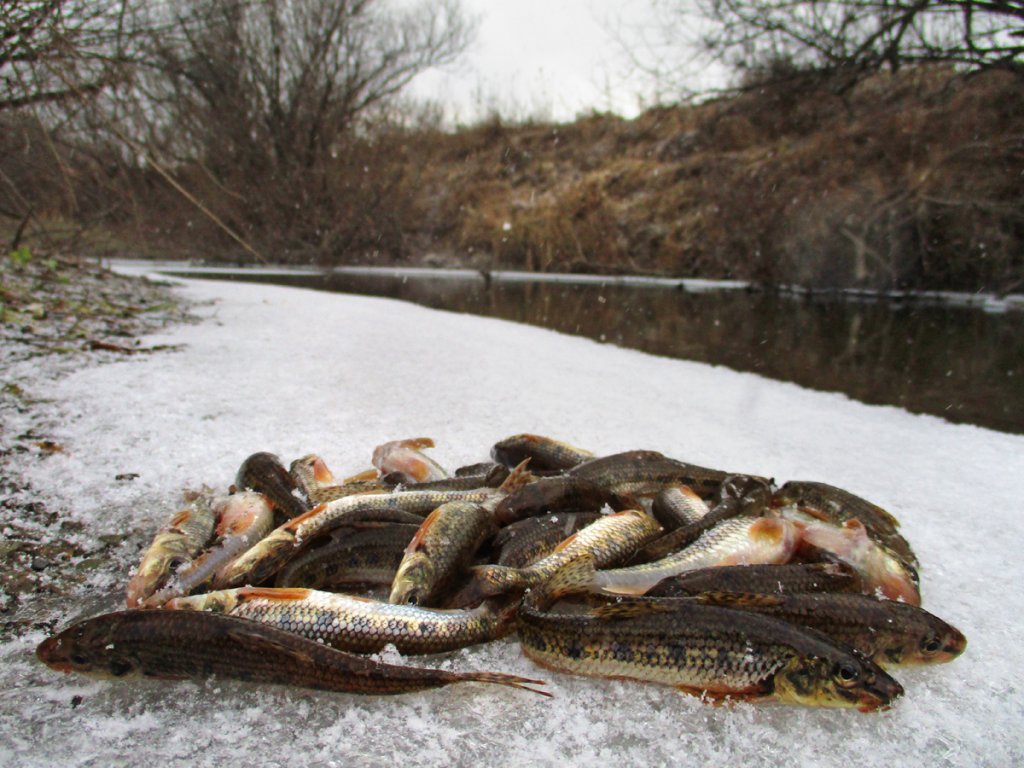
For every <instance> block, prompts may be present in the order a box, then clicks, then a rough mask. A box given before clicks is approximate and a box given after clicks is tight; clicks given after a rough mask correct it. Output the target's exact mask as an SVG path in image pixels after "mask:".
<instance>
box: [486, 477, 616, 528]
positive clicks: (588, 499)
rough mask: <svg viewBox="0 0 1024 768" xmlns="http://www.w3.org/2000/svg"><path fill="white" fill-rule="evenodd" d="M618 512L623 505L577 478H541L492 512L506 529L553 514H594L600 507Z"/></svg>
mask: <svg viewBox="0 0 1024 768" xmlns="http://www.w3.org/2000/svg"><path fill="white" fill-rule="evenodd" d="M606 504H607V505H609V506H610V507H611V508H612V509H621V508H622V507H623V503H622V501H621V500H620V499H619V497H618V496H616V495H615V494H614V493H611V492H609V491H606V490H604V489H602V488H601V487H599V486H598V485H596V484H594V483H592V482H590V481H589V480H581V479H580V478H577V477H542V478H540V479H538V480H535V481H534V482H532V483H529V484H528V485H524V486H523V487H522V488H520V489H519V490H517V491H516V492H514V493H512V494H509V496H508V497H506V498H504V499H502V501H501V503H499V504H498V506H497V508H496V509H495V511H494V517H495V520H496V521H497V523H498V524H499V525H509V524H510V523H514V522H516V521H518V520H524V519H526V518H528V517H534V516H536V515H545V514H548V513H549V512H550V513H554V512H570V511H583V512H597V511H598V510H600V509H601V508H602V507H603V506H605V505H606Z"/></svg>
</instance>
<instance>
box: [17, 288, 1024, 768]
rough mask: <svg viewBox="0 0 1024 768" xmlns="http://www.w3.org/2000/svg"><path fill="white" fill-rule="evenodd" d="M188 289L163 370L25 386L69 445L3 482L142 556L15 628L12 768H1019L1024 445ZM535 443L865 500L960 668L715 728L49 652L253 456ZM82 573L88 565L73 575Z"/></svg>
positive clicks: (647, 692)
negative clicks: (924, 767) (406, 444)
mask: <svg viewBox="0 0 1024 768" xmlns="http://www.w3.org/2000/svg"><path fill="white" fill-rule="evenodd" d="M178 293H179V295H180V296H181V298H182V300H183V301H184V302H185V303H186V304H188V305H190V306H192V307H193V308H194V309H193V312H194V313H195V314H196V315H197V316H198V317H200V318H201V319H202V322H200V323H197V324H173V325H169V326H167V327H166V328H164V329H163V330H161V331H159V332H158V333H155V334H152V335H149V336H147V337H145V338H144V339H143V340H142V345H143V346H146V347H156V346H162V347H166V348H167V349H165V351H163V352H160V353H154V354H148V355H141V354H140V355H125V356H118V357H116V359H113V360H111V361H109V362H104V363H103V364H94V363H99V362H100V361H99V360H95V361H93V360H89V361H83V362H88V364H86V365H82V366H79V367H75V368H74V369H73V370H67V371H64V372H63V373H62V374H61V375H59V376H51V375H49V374H48V372H47V371H43V370H40V372H39V375H38V376H29V377H28V378H27V379H25V380H26V381H27V382H28V384H30V385H31V386H32V387H33V391H35V392H36V393H37V394H36V397H37V398H38V400H39V405H38V406H37V407H38V409H39V410H38V413H39V414H40V418H42V419H43V420H44V422H45V423H46V424H47V425H50V426H49V427H48V428H47V432H46V435H47V437H48V439H51V440H53V441H55V442H56V443H59V444H60V445H61V446H62V447H63V450H61V451H55V452H52V453H50V454H48V455H46V456H45V457H40V458H38V460H37V459H36V457H35V456H34V455H33V454H29V453H15V454H12V457H13V461H15V462H16V465H14V466H12V467H11V468H10V469H5V473H8V472H15V471H16V472H17V474H18V476H19V477H22V478H24V480H25V481H26V482H27V483H28V484H29V485H30V486H31V488H32V489H33V491H32V493H33V496H34V498H35V499H36V500H37V501H39V502H40V503H43V504H45V505H46V506H47V508H48V509H51V510H53V511H54V513H55V514H57V515H58V517H59V519H60V520H61V521H69V522H71V523H73V524H75V525H79V526H81V528H80V530H79V533H78V534H77V535H78V537H79V540H80V541H82V542H84V543H85V544H86V545H88V546H97V547H98V546H99V545H100V544H101V543H102V539H101V537H102V536H105V535H108V534H115V535H119V536H123V537H124V538H122V539H121V540H120V541H119V542H118V543H116V544H112V545H110V546H109V548H108V549H107V550H105V551H103V552H102V553H101V554H100V555H98V556H97V557H96V559H98V560H99V561H100V562H99V563H98V564H97V565H96V566H95V568H93V569H92V570H91V571H90V572H89V575H88V576H87V578H85V579H84V580H83V581H82V582H81V583H79V584H76V585H73V586H72V588H71V589H70V591H69V594H68V595H66V596H63V597H59V598H58V597H56V596H49V597H48V596H45V595H40V596H34V597H32V598H31V600H26V601H25V603H24V604H21V605H19V606H18V607H17V610H18V611H19V612H20V611H27V612H29V613H30V614H32V615H33V616H34V617H35V619H34V622H35V623H34V624H31V625H28V626H26V627H25V628H24V630H23V631H21V632H19V634H18V636H17V637H15V638H13V639H10V640H8V641H6V642H4V643H3V644H2V645H0V661H2V664H0V687H2V688H3V690H4V691H5V693H4V695H3V696H2V697H0V730H2V731H3V732H4V733H5V734H10V737H9V738H8V739H7V740H6V741H5V742H4V743H0V762H3V764H4V765H12V766H33V765H51V764H53V763H54V762H61V763H62V764H72V765H89V764H99V763H103V764H108V763H114V762H122V763H123V762H128V763H131V764H144V763H150V762H154V761H160V762H161V763H162V764H170V765H175V764H182V765H184V764H189V765H218V764H224V763H225V762H236V761H238V760H242V759H249V760H253V759H256V760H257V761H258V762H260V763H261V764H265V765H275V764H281V765H283V764H286V763H288V762H289V761H290V760H292V759H293V758H294V755H296V754H301V755H302V756H303V760H305V761H306V762H307V763H309V764H311V765H331V764H342V763H344V764H346V765H351V766H361V765H377V764H379V763H380V762H382V761H389V762H392V761H393V762H397V761H402V763H403V765H407V766H410V767H411V768H415V767H417V766H425V765H436V764H438V763H440V762H444V763H446V764H451V765H456V766H458V765H479V764H482V763H496V764H502V765H509V766H526V765H564V764H566V763H569V764H577V765H585V764H591V763H594V762H597V761H606V760H608V759H613V760H619V761H621V762H625V763H630V764H644V765H663V764H671V763H673V762H676V761H678V756H679V755H680V754H686V755H690V756H692V757H693V759H694V760H700V761H703V762H705V763H708V764H730V765H734V764H742V765H772V766H774V765H778V766H783V765H792V764H794V763H799V764H801V765H811V766H846V765H847V764H848V762H849V759H850V755H857V756H858V757H857V759H858V760H860V761H861V762H864V763H865V765H866V767H867V768H873V767H874V766H881V765H887V766H891V765H895V764H906V765H920V764H924V763H927V764H929V765H933V766H969V765H978V764H988V765H1012V764H1017V763H1019V762H1021V761H1022V760H1024V739H1022V738H1021V736H1020V735H1019V729H1018V728H1017V727H1016V726H1017V724H1019V722H1020V721H1021V720H1022V719H1024V704H1022V703H1021V700H1020V697H1019V696H1018V695H1017V692H1018V690H1019V688H1020V685H1021V680H1020V672H1019V670H1020V669H1021V668H1022V665H1024V649H1022V648H1021V646H1020V644H1019V643H1017V642H1015V638H1016V637H1017V636H1019V635H1020V632H1021V630H1022V629H1024V624H1022V622H1021V619H1020V618H1019V617H1020V616H1024V598H1022V597H1021V595H1020V591H1019V590H1015V589H1013V588H1012V585H1013V584H1014V583H1015V579H1016V576H1019V575H1020V570H1021V569H1020V566H1019V564H1018V558H1017V557H1016V553H1015V550H1014V547H1015V546H1016V545H1015V542H1016V541H1017V540H1018V539H1019V536H1020V534H1021V533H1022V530H1021V523H1020V520H1019V516H1018V515H1017V512H1016V510H1017V507H1018V485H1019V483H1018V482H1017V480H1016V478H1018V477H1020V476H1021V474H1022V473H1024V438H1022V437H1019V436H1012V435H1005V434H1000V433H996V432H992V431H989V430H985V429H980V428H976V427H969V426H964V425H953V424H949V423H947V422H945V421H942V420H940V419H937V418H933V417H927V416H914V415H911V414H908V413H906V412H905V411H902V410H900V409H897V408H892V407H874V406H867V405H864V404H861V403H857V402H853V401H851V400H849V399H847V398H845V397H843V396H841V395H836V394H828V393H820V392H812V391H808V390H805V389H801V388H799V387H796V386H794V385H791V384H784V383H779V382H773V381H770V380H766V379H764V378H761V377H759V376H755V375H751V374H742V373H737V372H734V371H730V370H727V369H724V368H720V367H712V366H707V365H702V364H698V363H690V362H683V361H677V360H668V359H664V358H659V357H654V356H651V355H646V354H643V353H640V352H636V351H631V350H624V349H619V348H616V347H613V346H608V345H600V344H596V343H594V342H592V341H589V340H586V339H581V338H576V337H572V336H567V335H562V334H558V333H553V332H551V331H546V330H542V329H538V328H532V327H528V326H523V325H518V324H512V323H507V322H502V321H499V320H491V319H481V318H473V317H469V316H466V315H459V314H454V313H449V312H440V311H436V310H430V309H425V308H422V307H417V306H413V305H409V304H405V303H401V302H395V301H390V300H386V299H377V298H368V297H359V296H342V295H336V294H327V293H317V292H310V291H303V290H297V289H291V288H281V287H274V286H265V285H252V284H228V283H219V282H199V281H190V282H187V283H185V284H184V285H183V287H182V288H180V289H178ZM522 431H533V432H541V433H547V434H550V435H552V436H555V437H558V438H561V439H565V440H568V441H570V442H572V443H574V444H577V445H580V446H584V447H587V448H590V449H592V450H594V451H595V452H598V453H611V452H614V451H620V450H628V449H633V448H648V449H654V450H660V451H662V452H664V453H666V454H668V455H672V456H677V457H678V458H681V459H684V460H688V461H692V462H695V463H699V464H703V465H707V466H714V467H721V468H726V469H730V470H737V471H749V472H755V473H758V474H764V475H769V476H772V477H775V478H776V479H777V480H779V481H784V480H788V479H796V478H799V479H817V480H825V481H828V482H831V483H834V484H837V485H840V486H843V487H846V488H848V489H850V490H851V491H854V492H856V493H858V494H860V495H863V496H865V497H866V498H869V499H871V500H873V501H875V502H877V503H879V504H881V505H883V506H885V507H886V508H887V509H889V510H890V511H891V512H893V513H894V514H895V515H896V516H897V517H898V518H899V519H900V520H901V521H902V524H903V526H902V531H903V533H904V535H905V536H906V538H907V539H908V540H909V541H910V542H911V544H912V545H913V547H914V549H915V551H916V553H917V555H918V556H919V558H920V560H921V563H922V569H921V579H922V592H923V599H924V605H925V607H927V608H929V609H931V610H932V611H934V612H935V613H937V614H939V615H941V616H942V617H943V618H945V619H947V620H949V621H950V622H952V623H953V624H955V625H956V626H958V627H960V628H961V629H962V630H963V631H964V632H965V633H966V635H967V637H968V639H969V646H968V649H967V652H966V653H965V654H964V656H963V657H961V658H960V659H957V660H956V661H955V662H953V663H951V664H948V665H944V666H938V667H934V668H931V669H907V670H902V671H900V672H899V673H898V677H899V678H900V679H901V681H902V682H903V683H904V685H905V686H906V689H907V694H906V696H905V697H904V698H903V699H901V700H900V701H898V702H897V704H896V706H895V707H894V708H893V709H892V710H891V711H889V712H885V713H878V714H876V715H870V716H869V715H860V714H859V713H856V712H840V711H815V710H804V709H799V708H791V707H782V706H752V705H742V704H741V705H737V706H736V707H734V708H716V707H710V706H708V705H705V704H703V703H701V702H699V701H697V700H696V699H693V698H691V697H687V696H683V695H680V694H678V693H677V692H675V691H673V690H671V689H665V688H660V687H656V686H646V685H638V684H633V683H628V682H622V681H601V680H590V679H584V678H573V677H567V676H563V675H557V674H554V673H549V672H540V674H538V673H539V670H538V669H537V668H536V667H534V666H533V665H532V664H531V663H530V662H529V661H528V660H526V659H525V658H523V657H522V656H521V654H520V653H519V650H518V648H517V646H516V645H515V643H514V642H512V641H509V642H505V643H497V644H493V645H489V646H486V647H483V648H472V649H467V650H465V651H463V652H459V653H455V654H451V655H445V656H442V657H437V658H434V659H431V660H429V661H428V663H434V664H438V665H441V666H444V667H447V668H453V669H470V668H472V669H491V670H496V671H503V672H510V673H514V674H522V675H527V676H540V677H543V678H545V679H546V680H547V681H548V683H549V688H550V690H551V691H552V693H553V694H554V699H552V700H550V701H545V700H541V699H540V697H529V696H528V694H525V693H521V692H516V691H505V690H501V691H495V690H487V689H485V687H483V686H480V687H477V686H470V685H466V686H456V687H454V688H452V689H446V690H441V691H435V692H427V693H421V694H413V695H409V696H401V697H382V698H360V697H357V696H350V695H331V694H320V693H313V692H308V691H300V690H288V689H284V688H280V687H276V688H275V687H258V686H247V685H244V684H240V683H234V682H231V681H220V680H213V681H208V682H206V683H191V682H183V683H169V682H166V681H156V680H150V681H131V682H124V681H120V682H119V681H110V682H106V681H94V680H91V679H87V678H81V677H75V676H62V675H59V674H57V673H54V672H52V671H50V670H48V669H46V668H45V667H43V666H42V665H40V664H39V663H38V662H37V661H36V660H35V658H34V656H33V649H34V646H35V644H36V643H38V642H39V641H40V640H41V639H42V638H43V637H44V636H45V635H46V634H47V632H48V629H49V628H50V627H51V626H64V625H65V624H67V623H68V622H70V621H71V620H72V619H74V618H76V617H80V616H84V615H91V614H94V613H98V612H100V611H102V610H108V609H112V608H114V607H116V606H117V605H119V604H120V603H121V601H122V600H123V588H124V584H125V581H126V579H127V575H128V572H129V570H130V568H131V567H132V566H133V565H134V564H135V563H137V561H138V557H139V556H140V554H141V551H142V548H143V547H144V546H145V544H146V542H147V541H148V540H149V539H150V538H151V537H152V534H153V531H154V530H155V529H156V527H157V526H158V525H160V524H161V523H162V522H163V521H164V520H166V519H167V517H168V516H169V515H170V514H172V513H173V511H174V510H175V509H176V505H177V504H178V502H179V499H180V493H181V490H182V489H183V488H186V487H196V486H198V485H201V484H204V483H206V484H210V485H212V486H214V487H217V488H224V487H225V486H226V485H227V483H229V482H231V480H232V478H233V476H234V472H235V470H236V469H237V467H238V464H239V463H240V462H241V460H242V459H243V458H244V457H245V456H247V455H249V454H250V453H252V452H254V451H257V450H270V451H274V452H276V453H278V454H279V455H280V456H281V457H282V458H284V459H285V461H289V460H291V459H292V458H294V457H296V456H299V455H302V454H304V453H307V452H310V451H316V452H318V453H321V454H322V455H323V456H324V457H325V459H326V460H327V462H328V464H329V465H330V466H331V467H332V468H333V469H335V470H336V471H337V472H339V473H344V474H347V473H349V472H351V471H356V470H358V469H363V468H365V467H366V466H367V464H368V461H369V456H370V452H371V451H372V448H373V446H374V445H376V444H377V443H379V442H381V441H382V440H384V439H390V438H398V437H408V436H412V435H429V436H431V437H433V438H434V439H435V441H436V443H437V448H436V449H435V450H434V451H433V454H434V456H435V457H436V458H437V459H438V460H439V461H440V462H441V463H442V464H443V465H445V466H458V465H460V464H465V463H470V462H472V461H477V460H479V459H481V458H483V457H484V456H486V454H487V451H488V449H489V447H490V445H491V444H493V443H494V442H495V441H496V440H497V439H500V438H501V437H504V436H506V435H509V434H514V433H517V432H522ZM117 475H133V476H134V477H133V479H131V480H130V481H118V480H116V479H115V478H116V476H117ZM965 478H972V480H971V481H970V482H968V481H966V480H965ZM976 478H980V479H977V480H976ZM965 483H967V484H966V485H965ZM977 510H983V512H977ZM4 522H5V527H4V530H5V531H7V530H10V529H9V523H10V521H9V520H6V519H5V521H4ZM4 535H5V540H8V539H7V538H6V537H7V533H5V534H4ZM82 559H84V557H83V556H78V555H72V556H69V558H68V560H67V562H66V563H65V562H62V563H60V566H59V567H60V570H61V572H63V571H64V570H68V569H70V570H74V569H75V568H76V567H78V565H79V564H80V563H81V561H82ZM1015 574H1016V576H1015ZM1008 617H1009V618H1008ZM254 754H258V755H259V757H258V758H253V757H252V756H253V755H254Z"/></svg>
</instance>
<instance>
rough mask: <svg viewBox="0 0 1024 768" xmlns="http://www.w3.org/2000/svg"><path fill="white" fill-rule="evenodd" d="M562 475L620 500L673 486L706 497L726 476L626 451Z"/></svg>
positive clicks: (651, 453)
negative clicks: (680, 486)
mask: <svg viewBox="0 0 1024 768" xmlns="http://www.w3.org/2000/svg"><path fill="white" fill-rule="evenodd" d="M566 475H568V476H570V477H575V478H578V479H580V480H588V481H590V482H591V483H594V484H595V485H597V486H598V487H600V488H603V489H604V490H606V491H609V492H611V493H615V494H617V495H618V496H620V497H624V498H625V497H630V496H632V497H636V496H645V495H653V494H655V493H657V492H658V491H660V490H662V489H663V488H668V487H670V486H674V485H688V486H690V488H692V489H693V490H694V491H696V492H697V494H698V495H699V496H700V497H701V498H708V497H710V496H711V495H713V494H714V493H715V492H716V491H718V488H719V486H720V485H721V484H722V481H723V480H725V478H726V477H728V476H729V473H728V472H722V471H721V470H717V469H708V468H707V467H699V466H697V465H696V464H686V463H684V462H682V461H676V460H675V459H670V458H668V457H667V456H665V455H663V454H661V453H658V452H657V451H627V452H625V453H616V454H613V455H611V456H603V457H601V458H599V459H593V460H591V461H588V462H585V463H583V464H580V465H578V466H575V467H573V468H572V469H570V470H568V471H567V472H566Z"/></svg>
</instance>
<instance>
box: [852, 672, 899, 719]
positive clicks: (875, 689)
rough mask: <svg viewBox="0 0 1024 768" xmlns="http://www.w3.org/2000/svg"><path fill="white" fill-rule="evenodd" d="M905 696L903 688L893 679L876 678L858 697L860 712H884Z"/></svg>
mask: <svg viewBox="0 0 1024 768" xmlns="http://www.w3.org/2000/svg"><path fill="white" fill-rule="evenodd" d="M902 695H903V686H902V685H900V684H899V683H898V682H897V681H896V680H894V679H893V678H891V677H886V678H877V677H876V678H875V679H874V680H872V681H871V683H870V684H868V685H865V687H864V688H862V689H861V690H860V692H859V695H858V697H857V704H856V707H857V711H858V712H884V711H885V710H887V709H890V708H891V707H892V703H893V701H895V700H896V699H897V698H899V697H900V696H902Z"/></svg>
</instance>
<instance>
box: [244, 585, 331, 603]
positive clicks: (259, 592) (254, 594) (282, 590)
mask: <svg viewBox="0 0 1024 768" xmlns="http://www.w3.org/2000/svg"><path fill="white" fill-rule="evenodd" d="M312 591H313V590H311V589H303V588H301V587H241V588H240V589H239V590H238V592H236V593H235V594H237V595H238V600H239V602H245V601H247V600H256V599H257V598H263V599H264V600H305V599H306V598H307V597H309V593H310V592H312Z"/></svg>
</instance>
